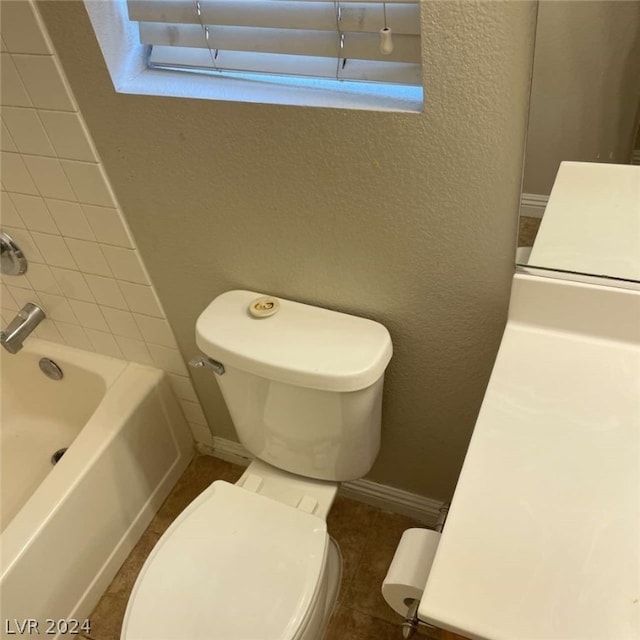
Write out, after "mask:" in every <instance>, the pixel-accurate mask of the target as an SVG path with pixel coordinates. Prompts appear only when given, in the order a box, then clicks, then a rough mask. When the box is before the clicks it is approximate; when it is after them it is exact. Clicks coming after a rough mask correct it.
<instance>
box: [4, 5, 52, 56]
mask: <svg viewBox="0 0 640 640" xmlns="http://www.w3.org/2000/svg"><path fill="white" fill-rule="evenodd" d="M1 29H2V39H3V40H4V44H5V46H6V47H7V49H8V50H9V51H13V52H16V53H41V54H44V53H51V52H52V50H51V47H50V46H49V42H48V40H49V38H48V36H47V35H46V34H45V33H44V32H43V30H42V29H41V28H40V24H39V21H38V17H37V16H36V13H35V11H34V8H33V6H32V4H31V3H30V2H24V1H22V2H3V3H2V25H1Z"/></svg>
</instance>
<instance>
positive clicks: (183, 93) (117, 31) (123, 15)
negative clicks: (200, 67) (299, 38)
mask: <svg viewBox="0 0 640 640" xmlns="http://www.w3.org/2000/svg"><path fill="white" fill-rule="evenodd" d="M85 7H86V9H87V13H88V14H89V18H90V19H91V23H92V25H93V29H94V31H95V33H96V36H97V38H98V43H99V44H100V48H101V49H102V53H103V55H104V58H105V62H106V63H107V67H108V69H109V73H110V74H111V79H112V81H113V85H114V87H115V89H116V91H118V92H119V93H129V94H136V95H153V96H168V97H169V96H170V97H176V98H192V99H202V100H223V101H229V102H251V103H261V104H280V105H292V106H304V107H331V108H340V109H364V110H368V111H392V112H405V113H419V112H421V111H422V107H423V101H422V97H423V90H422V88H421V87H404V86H391V85H386V86H381V85H375V84H368V83H364V82H346V81H345V82H340V83H334V82H330V81H326V80H314V79H306V78H296V79H293V78H278V77H271V76H258V75H249V74H230V73H229V74H227V73H225V74H220V75H218V74H215V75H214V74H209V73H206V74H205V73H185V72H182V71H170V70H165V69H162V70H159V69H150V68H148V67H147V66H146V63H145V60H146V55H145V54H146V52H145V48H144V47H143V46H142V45H140V44H139V40H138V31H137V27H136V25H135V24H133V23H131V22H129V19H128V15H127V7H126V0H110V1H108V2H96V1H95V0H85Z"/></svg>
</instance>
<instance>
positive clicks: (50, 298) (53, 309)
mask: <svg viewBox="0 0 640 640" xmlns="http://www.w3.org/2000/svg"><path fill="white" fill-rule="evenodd" d="M38 296H39V297H40V300H41V301H42V305H43V309H44V311H45V313H46V314H47V317H48V318H51V319H52V320H60V321H62V322H69V323H71V324H77V322H78V319H77V318H76V315H75V313H73V311H72V309H71V306H70V305H69V301H68V300H67V299H66V298H65V297H64V296H57V295H53V294H51V293H38Z"/></svg>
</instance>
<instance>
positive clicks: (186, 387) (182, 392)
mask: <svg viewBox="0 0 640 640" xmlns="http://www.w3.org/2000/svg"><path fill="white" fill-rule="evenodd" d="M169 380H170V381H171V386H172V387H173V392H174V393H175V394H176V396H177V397H178V398H181V399H182V400H189V401H190V402H198V396H197V395H196V392H195V389H194V388H193V384H192V383H191V380H190V379H189V378H187V377H186V376H179V375H177V374H175V373H170V374H169Z"/></svg>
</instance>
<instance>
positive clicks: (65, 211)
mask: <svg viewBox="0 0 640 640" xmlns="http://www.w3.org/2000/svg"><path fill="white" fill-rule="evenodd" d="M45 202H46V203H47V207H48V209H49V211H50V212H51V215H52V216H53V219H54V220H55V223H56V226H57V227H58V229H59V230H60V233H61V234H62V235H63V236H65V237H66V238H78V239H79V240H95V236H94V235H93V231H91V227H90V226H89V223H88V222H87V219H86V218H85V216H84V212H83V211H82V207H81V206H80V205H79V204H78V203H77V202H69V201H68V200H54V199H53V198H45Z"/></svg>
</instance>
